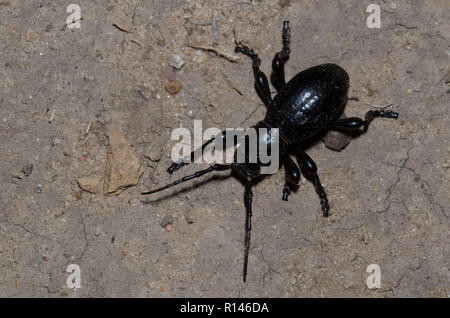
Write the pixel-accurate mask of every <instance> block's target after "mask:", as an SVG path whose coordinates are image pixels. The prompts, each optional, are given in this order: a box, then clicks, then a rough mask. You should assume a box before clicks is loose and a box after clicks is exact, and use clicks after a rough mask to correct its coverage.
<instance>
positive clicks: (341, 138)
mask: <svg viewBox="0 0 450 318" xmlns="http://www.w3.org/2000/svg"><path fill="white" fill-rule="evenodd" d="M342 118H346V116H345V115H342V116H341V117H339V119H342ZM351 140H352V136H351V135H348V134H345V133H343V132H341V131H336V130H329V131H328V132H327V134H326V136H325V139H324V142H325V147H327V148H328V149H331V150H334V151H341V150H343V149H344V148H345V147H347V146H348V144H349V143H350V142H351Z"/></svg>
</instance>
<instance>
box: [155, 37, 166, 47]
mask: <svg viewBox="0 0 450 318" xmlns="http://www.w3.org/2000/svg"><path fill="white" fill-rule="evenodd" d="M156 44H158V45H159V46H164V45H166V40H165V39H164V37H162V36H158V38H157V39H156Z"/></svg>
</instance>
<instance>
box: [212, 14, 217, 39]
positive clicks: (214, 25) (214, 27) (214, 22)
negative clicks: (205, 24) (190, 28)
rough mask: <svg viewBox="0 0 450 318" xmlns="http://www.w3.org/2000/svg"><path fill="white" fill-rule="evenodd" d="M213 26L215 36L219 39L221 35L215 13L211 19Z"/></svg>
mask: <svg viewBox="0 0 450 318" xmlns="http://www.w3.org/2000/svg"><path fill="white" fill-rule="evenodd" d="M211 28H212V29H213V33H214V38H216V39H217V38H218V37H219V31H218V30H217V25H216V19H214V15H213V16H212V19H211Z"/></svg>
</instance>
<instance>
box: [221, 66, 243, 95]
mask: <svg viewBox="0 0 450 318" xmlns="http://www.w3.org/2000/svg"><path fill="white" fill-rule="evenodd" d="M221 73H222V75H223V77H224V78H225V81H226V82H227V83H228V85H230V86H231V88H232V89H234V90H235V91H236V92H237V93H238V94H239V95H241V96H243V95H244V94H242V92H241V91H240V90H239V89H238V88H237V87H236V86H235V85H234V84H233V82H232V81H231V80H230V79H229V78H228V76H227V75H226V74H225V73H224V72H223V71H221Z"/></svg>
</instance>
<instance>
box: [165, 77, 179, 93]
mask: <svg viewBox="0 0 450 318" xmlns="http://www.w3.org/2000/svg"><path fill="white" fill-rule="evenodd" d="M164 88H165V89H166V91H168V92H169V93H170V94H172V95H175V94H176V93H178V92H179V91H180V89H181V83H180V82H179V81H177V80H174V81H171V82H169V83H167V84H166V86H165V87H164Z"/></svg>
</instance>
